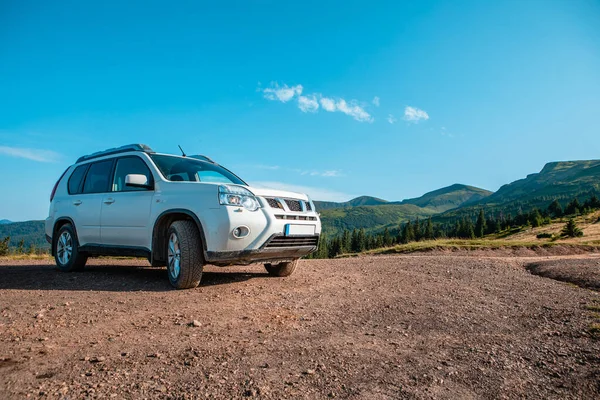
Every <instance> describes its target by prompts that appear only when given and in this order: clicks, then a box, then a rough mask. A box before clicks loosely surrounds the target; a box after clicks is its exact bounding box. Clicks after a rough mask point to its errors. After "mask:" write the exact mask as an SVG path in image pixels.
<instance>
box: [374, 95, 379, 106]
mask: <svg viewBox="0 0 600 400" xmlns="http://www.w3.org/2000/svg"><path fill="white" fill-rule="evenodd" d="M373 104H375V107H379V97H377V96H375V97H373Z"/></svg>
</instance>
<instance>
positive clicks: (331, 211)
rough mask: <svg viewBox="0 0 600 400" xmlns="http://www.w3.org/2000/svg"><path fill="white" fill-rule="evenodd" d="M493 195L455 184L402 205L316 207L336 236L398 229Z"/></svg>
mask: <svg viewBox="0 0 600 400" xmlns="http://www.w3.org/2000/svg"><path fill="white" fill-rule="evenodd" d="M490 194H492V192H490V191H488V190H484V189H479V188H476V187H473V186H467V185H460V184H455V185H452V186H448V187H445V188H442V189H438V190H435V191H433V192H429V193H426V194H424V195H423V196H421V197H418V198H415V199H408V200H404V201H398V202H388V201H385V200H381V199H378V198H376V197H369V196H361V197H357V198H356V199H352V200H350V201H347V202H344V203H334V202H315V207H316V208H317V211H319V212H320V213H321V220H322V222H323V230H324V231H325V232H326V233H328V234H333V235H335V234H337V233H339V232H340V231H343V230H344V229H349V230H352V229H360V228H365V229H366V230H368V231H377V230H381V229H384V228H385V227H386V226H387V227H391V228H397V227H398V225H399V224H400V223H402V222H405V221H407V220H409V219H415V218H417V217H420V218H427V217H429V216H432V215H434V214H438V213H441V212H444V211H447V210H450V209H453V208H457V207H461V206H463V205H465V204H469V203H471V202H474V201H478V200H481V199H483V198H485V197H487V196H489V195H490Z"/></svg>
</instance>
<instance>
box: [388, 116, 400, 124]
mask: <svg viewBox="0 0 600 400" xmlns="http://www.w3.org/2000/svg"><path fill="white" fill-rule="evenodd" d="M396 121H398V120H397V119H396V118H395V117H394V116H393V115H392V114H389V115H388V117H387V122H389V123H390V124H392V125H393V124H394V123H395V122H396Z"/></svg>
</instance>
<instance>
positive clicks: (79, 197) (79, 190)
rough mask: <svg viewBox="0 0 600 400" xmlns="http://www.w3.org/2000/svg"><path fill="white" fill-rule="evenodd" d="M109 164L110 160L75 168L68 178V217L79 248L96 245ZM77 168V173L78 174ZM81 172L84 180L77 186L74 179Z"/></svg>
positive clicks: (107, 187)
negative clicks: (69, 206)
mask: <svg viewBox="0 0 600 400" xmlns="http://www.w3.org/2000/svg"><path fill="white" fill-rule="evenodd" d="M113 164H114V160H104V161H97V162H94V163H91V164H87V165H82V166H79V167H77V168H76V169H75V171H73V174H72V175H71V178H70V179H69V192H70V193H71V196H70V201H71V207H72V208H71V210H72V212H71V213H70V215H71V218H72V219H73V221H74V222H75V229H76V230H77V238H78V239H79V244H80V245H85V244H100V213H101V212H102V199H103V197H104V195H105V193H106V192H107V191H108V189H109V187H110V186H109V183H110V177H111V174H112V168H113ZM79 168H81V170H79V171H78V169H79ZM76 173H77V174H78V175H75V174H76ZM82 173H84V174H85V179H84V180H83V181H82V182H80V183H79V185H78V184H77V183H78V179H77V177H78V176H80V175H81V174H82ZM71 190H73V191H72V192H71Z"/></svg>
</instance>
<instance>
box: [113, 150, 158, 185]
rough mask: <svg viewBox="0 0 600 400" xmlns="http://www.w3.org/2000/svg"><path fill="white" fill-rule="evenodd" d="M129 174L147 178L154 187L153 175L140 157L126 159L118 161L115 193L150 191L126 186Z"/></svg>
mask: <svg viewBox="0 0 600 400" xmlns="http://www.w3.org/2000/svg"><path fill="white" fill-rule="evenodd" d="M129 174H137V175H144V176H146V179H147V182H148V184H149V185H152V181H153V180H152V174H151V173H150V169H148V166H147V165H146V163H145V162H144V161H142V159H141V158H139V157H125V158H119V159H118V160H117V167H116V168H115V178H114V180H113V184H112V191H113V192H132V191H136V190H149V189H146V188H139V187H133V186H125V177H126V176H127V175H129Z"/></svg>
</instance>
